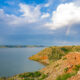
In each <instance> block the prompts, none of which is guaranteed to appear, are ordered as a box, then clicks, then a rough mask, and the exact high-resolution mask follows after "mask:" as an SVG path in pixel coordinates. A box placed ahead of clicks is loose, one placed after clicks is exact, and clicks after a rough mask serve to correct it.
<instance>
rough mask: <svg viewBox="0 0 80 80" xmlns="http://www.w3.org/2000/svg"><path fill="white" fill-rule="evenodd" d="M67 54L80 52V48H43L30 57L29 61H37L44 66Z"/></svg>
mask: <svg viewBox="0 0 80 80" xmlns="http://www.w3.org/2000/svg"><path fill="white" fill-rule="evenodd" d="M69 52H80V46H59V47H57V46H53V47H49V48H45V49H44V50H42V51H41V52H39V53H37V54H36V55H33V56H31V57H30V58H29V59H31V60H35V61H39V62H42V63H45V64H50V62H53V61H56V60H59V59H61V58H62V56H65V55H66V54H68V53H69Z"/></svg>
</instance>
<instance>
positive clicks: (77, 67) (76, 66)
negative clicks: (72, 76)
mask: <svg viewBox="0 0 80 80" xmlns="http://www.w3.org/2000/svg"><path fill="white" fill-rule="evenodd" d="M79 69H80V64H79V65H75V68H74V69H73V70H75V71H76V72H77V71H79Z"/></svg>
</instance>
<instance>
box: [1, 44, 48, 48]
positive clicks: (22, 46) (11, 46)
mask: <svg viewBox="0 0 80 80" xmlns="http://www.w3.org/2000/svg"><path fill="white" fill-rule="evenodd" d="M27 47H30V48H34V47H47V46H43V45H1V46H0V48H27Z"/></svg>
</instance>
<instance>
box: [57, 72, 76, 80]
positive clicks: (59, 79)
mask: <svg viewBox="0 0 80 80" xmlns="http://www.w3.org/2000/svg"><path fill="white" fill-rule="evenodd" d="M75 74H76V73H65V74H63V75H60V76H58V77H57V78H56V80H67V79H68V78H70V77H72V76H74V75H75Z"/></svg>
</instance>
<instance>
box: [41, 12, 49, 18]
mask: <svg viewBox="0 0 80 80" xmlns="http://www.w3.org/2000/svg"><path fill="white" fill-rule="evenodd" d="M48 17H50V14H49V13H44V14H43V15H42V16H41V18H42V19H44V18H48Z"/></svg>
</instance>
